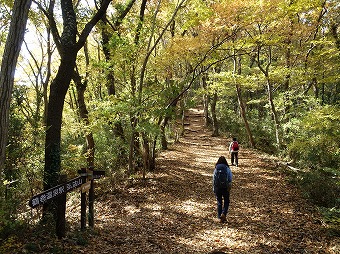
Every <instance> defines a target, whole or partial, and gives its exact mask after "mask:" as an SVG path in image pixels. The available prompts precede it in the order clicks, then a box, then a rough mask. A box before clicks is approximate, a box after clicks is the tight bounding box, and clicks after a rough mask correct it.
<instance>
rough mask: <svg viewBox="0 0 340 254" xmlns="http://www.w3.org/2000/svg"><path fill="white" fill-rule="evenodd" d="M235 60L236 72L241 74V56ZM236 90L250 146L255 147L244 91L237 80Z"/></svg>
mask: <svg viewBox="0 0 340 254" xmlns="http://www.w3.org/2000/svg"><path fill="white" fill-rule="evenodd" d="M233 60H234V73H237V74H238V75H241V72H242V69H241V57H239V58H238V61H237V59H236V56H235V57H234V58H233ZM235 86H236V92H237V99H238V104H239V106H240V112H241V117H242V119H243V122H244V126H245V128H246V131H247V134H248V139H249V143H250V146H251V147H252V148H255V142H254V138H253V134H252V132H251V130H250V127H249V123H248V119H247V115H246V109H245V106H244V103H243V100H242V91H241V86H240V84H239V83H238V82H236V85H235Z"/></svg>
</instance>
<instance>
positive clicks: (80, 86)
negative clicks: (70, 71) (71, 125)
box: [73, 72, 95, 167]
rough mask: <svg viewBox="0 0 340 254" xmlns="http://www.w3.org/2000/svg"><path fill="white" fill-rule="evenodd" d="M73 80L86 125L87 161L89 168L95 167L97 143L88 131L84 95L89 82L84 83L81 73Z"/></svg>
mask: <svg viewBox="0 0 340 254" xmlns="http://www.w3.org/2000/svg"><path fill="white" fill-rule="evenodd" d="M73 80H74V82H75V83H76V88H77V102H78V103H77V104H78V107H79V116H80V118H81V120H82V121H83V122H84V124H85V140H86V150H87V154H86V159H87V166H88V167H94V153H95V142H94V138H93V134H92V131H89V130H87V129H86V127H88V126H89V125H90V120H89V117H88V114H89V112H88V110H87V108H86V104H85V97H84V93H85V91H86V87H87V82H86V81H85V82H84V83H83V82H82V81H81V77H80V75H79V73H77V72H75V73H74V76H73Z"/></svg>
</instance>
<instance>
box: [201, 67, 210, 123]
mask: <svg viewBox="0 0 340 254" xmlns="http://www.w3.org/2000/svg"><path fill="white" fill-rule="evenodd" d="M202 87H203V89H204V90H205V91H206V93H205V94H204V95H203V112H204V125H205V127H209V126H210V124H211V123H212V120H211V119H210V117H209V104H210V95H209V93H208V92H207V87H208V84H207V73H204V74H203V76H202Z"/></svg>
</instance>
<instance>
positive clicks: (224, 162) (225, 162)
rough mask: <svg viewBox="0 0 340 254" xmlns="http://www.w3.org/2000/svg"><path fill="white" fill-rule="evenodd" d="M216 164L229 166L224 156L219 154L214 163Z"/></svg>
mask: <svg viewBox="0 0 340 254" xmlns="http://www.w3.org/2000/svg"><path fill="white" fill-rule="evenodd" d="M217 164H224V165H227V166H229V165H228V162H227V160H226V158H225V157H224V156H221V157H220V158H218V160H217V162H216V165H217Z"/></svg>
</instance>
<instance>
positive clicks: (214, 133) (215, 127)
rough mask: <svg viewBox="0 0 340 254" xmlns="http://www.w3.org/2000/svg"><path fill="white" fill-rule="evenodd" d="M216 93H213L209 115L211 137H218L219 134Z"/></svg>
mask: <svg viewBox="0 0 340 254" xmlns="http://www.w3.org/2000/svg"><path fill="white" fill-rule="evenodd" d="M217 98H218V97H217V93H216V92H215V93H214V96H213V98H212V100H211V115H212V123H213V125H212V127H213V131H212V136H213V137H218V136H219V130H218V121H217V116H216V103H217Z"/></svg>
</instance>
